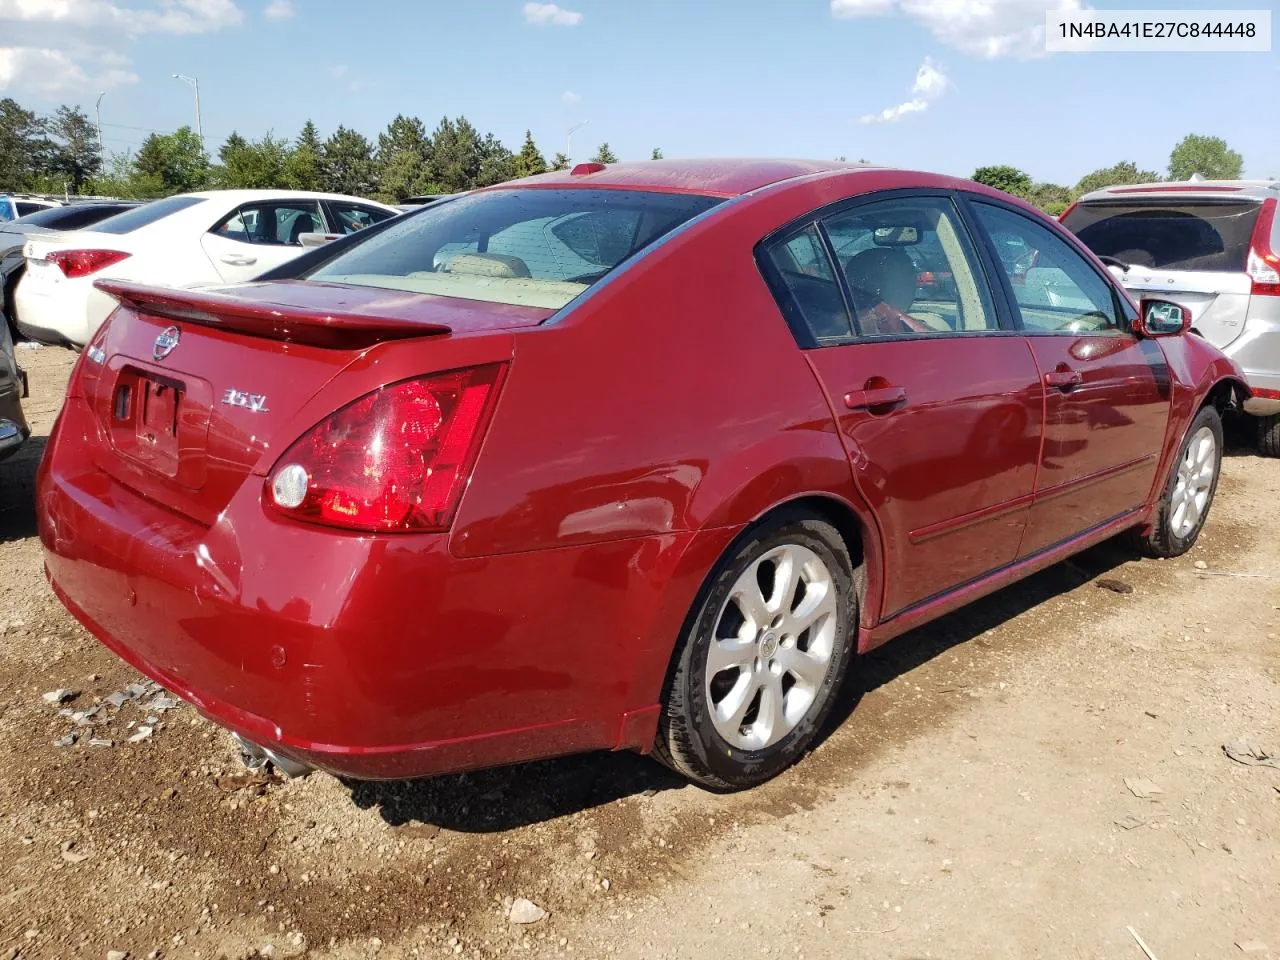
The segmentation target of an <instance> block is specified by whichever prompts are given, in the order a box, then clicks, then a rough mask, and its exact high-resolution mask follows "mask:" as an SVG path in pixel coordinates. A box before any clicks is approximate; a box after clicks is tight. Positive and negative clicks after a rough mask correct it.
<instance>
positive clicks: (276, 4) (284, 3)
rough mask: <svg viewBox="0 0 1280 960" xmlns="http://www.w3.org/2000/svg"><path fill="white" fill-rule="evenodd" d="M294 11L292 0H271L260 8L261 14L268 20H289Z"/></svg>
mask: <svg viewBox="0 0 1280 960" xmlns="http://www.w3.org/2000/svg"><path fill="white" fill-rule="evenodd" d="M296 12H297V11H296V10H294V8H293V0H271V2H270V3H268V4H267V5H266V6H265V7H263V8H262V15H263V16H264V17H266V18H267V19H268V20H290V19H292V18H293V15H294V14H295V13H296Z"/></svg>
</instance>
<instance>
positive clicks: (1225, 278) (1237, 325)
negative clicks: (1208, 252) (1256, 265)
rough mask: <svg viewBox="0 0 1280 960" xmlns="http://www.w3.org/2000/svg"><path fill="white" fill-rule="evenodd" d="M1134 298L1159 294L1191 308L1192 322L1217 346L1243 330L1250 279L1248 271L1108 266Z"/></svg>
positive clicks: (1247, 306) (1250, 287)
mask: <svg viewBox="0 0 1280 960" xmlns="http://www.w3.org/2000/svg"><path fill="white" fill-rule="evenodd" d="M1111 272H1112V273H1113V274H1115V275H1116V276H1117V277H1118V278H1119V280H1120V282H1121V283H1122V284H1123V285H1124V288H1125V289H1126V290H1128V291H1129V292H1130V293H1132V294H1133V296H1134V299H1135V300H1141V299H1142V298H1143V297H1158V298H1159V299H1162V300H1172V301H1173V302H1175V303H1179V304H1181V305H1182V306H1184V307H1187V308H1188V309H1189V310H1190V311H1191V326H1192V328H1194V329H1195V330H1197V331H1198V332H1199V333H1200V335H1201V336H1202V337H1204V338H1205V339H1206V340H1208V341H1209V342H1210V343H1212V344H1213V345H1214V346H1215V347H1218V348H1219V349H1221V348H1223V347H1225V346H1227V345H1228V344H1229V343H1231V341H1232V340H1234V339H1235V338H1236V337H1238V336H1240V334H1241V333H1242V332H1243V331H1244V321H1245V318H1246V317H1247V316H1248V314H1249V297H1250V295H1251V291H1252V289H1253V281H1252V279H1251V278H1250V277H1249V275H1248V274H1247V273H1244V272H1241V273H1208V272H1204V273H1201V272H1197V271H1192V270H1149V269H1146V268H1144V267H1130V268H1129V269H1128V270H1127V271H1121V270H1118V269H1117V268H1114V267H1113V268H1111Z"/></svg>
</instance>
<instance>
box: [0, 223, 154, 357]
mask: <svg viewBox="0 0 1280 960" xmlns="http://www.w3.org/2000/svg"><path fill="white" fill-rule="evenodd" d="M138 205H139V204H138V203H137V202H136V201H129V200H111V201H91V202H85V203H69V204H64V205H63V206H60V207H49V208H48V209H45V210H39V211H37V212H35V213H31V214H28V215H27V216H24V217H23V218H22V219H20V220H11V221H9V222H8V223H0V290H3V291H4V299H3V308H4V313H5V316H6V317H8V318H9V323H10V327H11V328H12V329H11V331H10V332H11V333H14V332H16V329H17V328H16V327H15V326H14V325H13V315H14V307H13V291H14V289H15V288H16V287H17V285H18V281H19V280H21V279H22V274H23V273H25V272H26V267H27V261H26V258H25V257H24V256H23V249H24V247H25V246H26V242H27V237H28V236H30V235H32V234H40V233H52V232H55V231H59V230H80V229H82V228H84V227H87V226H90V225H92V224H95V223H98V222H100V221H102V220H105V219H106V218H107V217H112V216H115V215H116V214H117V213H123V212H124V211H126V210H132V209H133V208H134V207H136V206H138Z"/></svg>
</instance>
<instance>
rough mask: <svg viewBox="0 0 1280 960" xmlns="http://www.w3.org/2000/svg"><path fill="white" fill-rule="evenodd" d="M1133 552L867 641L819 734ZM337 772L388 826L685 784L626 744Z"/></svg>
mask: <svg viewBox="0 0 1280 960" xmlns="http://www.w3.org/2000/svg"><path fill="white" fill-rule="evenodd" d="M1133 558H1134V553H1133V552H1132V551H1131V550H1129V549H1127V548H1126V547H1124V546H1123V545H1122V544H1121V543H1120V542H1118V541H1109V542H1107V543H1105V544H1102V545H1101V546H1098V547H1094V548H1093V549H1091V550H1088V551H1085V552H1084V553H1082V554H1079V555H1078V556H1076V557H1074V558H1072V559H1070V560H1067V561H1064V562H1062V563H1059V564H1056V565H1055V566H1053V567H1051V568H1049V569H1048V570H1045V571H1042V572H1041V573H1038V574H1036V575H1035V576H1032V577H1029V578H1027V579H1026V580H1023V581H1021V582H1020V583H1018V584H1014V585H1011V586H1009V587H1006V588H1005V589H1003V590H1000V591H998V592H997V593H994V594H992V595H991V596H989V597H985V598H983V599H982V600H978V601H976V602H974V603H972V604H970V605H969V606H967V607H965V608H963V609H962V610H959V611H956V612H955V613H952V614H948V615H947V616H945V617H942V618H940V619H938V620H936V621H934V622H933V623H930V624H927V625H925V626H923V627H919V628H917V629H915V630H913V631H911V632H910V633H907V634H904V635H903V636H901V637H899V638H897V639H896V640H894V641H892V642H891V643H888V644H886V645H885V646H884V647H881V648H880V649H878V650H875V651H872V652H871V653H870V654H868V655H866V656H865V657H863V658H861V660H860V662H859V663H858V664H857V669H855V670H854V671H851V675H850V679H849V681H848V682H847V683H846V685H845V689H843V690H842V691H841V693H840V695H839V699H838V700H837V703H836V706H835V709H833V710H832V714H831V718H830V719H829V721H828V722H827V723H826V724H825V726H824V729H823V731H822V732H821V734H820V737H819V743H820V742H821V741H822V740H824V739H826V737H828V736H830V734H831V733H832V732H833V731H834V730H836V729H837V728H838V727H839V726H840V725H841V724H843V723H844V722H845V721H846V720H848V719H849V717H850V715H851V714H852V713H853V712H854V709H855V708H856V707H857V705H858V702H859V701H860V700H861V699H862V698H863V697H864V696H865V695H866V694H867V693H869V692H870V691H872V690H874V689H876V688H877V687H880V686H883V685H884V684H887V683H889V682H890V681H892V680H894V679H896V678H897V677H900V676H902V675H903V674H905V673H909V672H910V671H912V670H914V669H915V668H916V667H919V666H921V665H922V664H924V663H927V662H928V661H929V660H931V659H933V658H934V657H936V656H938V655H939V654H941V653H944V652H946V651H947V650H950V649H951V648H953V647H955V646H958V645H960V644H963V643H967V642H968V641H970V640H972V639H974V638H975V637H977V636H980V635H981V634H983V633H985V632H986V631H988V630H990V629H991V628H993V627H995V626H998V625H999V624H1001V623H1004V622H1005V621H1006V620H1009V619H1011V618H1013V617H1016V616H1017V615H1018V614H1020V613H1023V612H1024V611H1026V610H1028V609H1030V608H1032V607H1034V606H1036V605H1037V604H1040V603H1043V602H1045V601H1046V600H1048V599H1050V598H1052V597H1054V596H1057V595H1058V594H1061V593H1065V592H1067V591H1069V590H1073V589H1075V588H1076V587H1078V586H1080V585H1081V584H1082V583H1085V582H1087V581H1088V580H1091V579H1093V578H1094V577H1098V576H1101V575H1103V574H1105V573H1107V572H1108V571H1110V570H1112V569H1114V568H1115V567H1117V566H1119V565H1121V564H1123V563H1125V562H1127V561H1129V560H1132V559H1133ZM343 782H344V784H345V785H346V786H347V788H348V789H350V791H351V799H352V802H354V803H355V804H356V806H358V807H360V808H361V809H366V810H367V809H376V810H377V811H378V813H379V814H380V815H381V816H382V818H383V820H385V821H386V822H387V823H388V824H391V825H392V826H401V825H404V824H408V823H412V822H415V821H416V822H419V823H423V824H429V825H434V826H438V827H441V828H444V829H447V830H456V831H459V832H463V833H492V832H497V831H503V830H510V829H513V828H516V827H523V826H528V825H530V824H534V823H541V822H544V821H548V820H554V819H556V818H559V817H563V816H566V815H568V814H572V813H577V812H580V811H582V810H587V809H591V808H593V807H598V806H602V805H604V804H608V803H611V802H613V801H615V800H619V799H622V798H624V797H630V796H636V795H641V794H645V795H649V794H651V793H653V792H657V791H660V790H674V789H680V788H683V787H686V786H688V784H687V782H686V781H685V780H684V779H683V778H681V777H679V776H677V775H676V774H674V773H672V772H671V771H670V770H668V769H667V768H666V767H663V766H661V765H659V764H658V763H656V762H655V761H654V760H652V759H651V758H648V757H642V756H640V755H639V754H636V753H632V752H630V751H621V752H617V753H606V752H599V753H589V754H581V755H578V756H572V757H563V758H557V759H552V760H541V761H536V762H532V763H525V764H520V765H518V766H511V767H499V768H496V769H492V770H482V771H476V772H472V773H464V774H457V775H452V776H442V777H432V778H426V779H420V780H404V781H379V782H373V781H357V780H344V781H343Z"/></svg>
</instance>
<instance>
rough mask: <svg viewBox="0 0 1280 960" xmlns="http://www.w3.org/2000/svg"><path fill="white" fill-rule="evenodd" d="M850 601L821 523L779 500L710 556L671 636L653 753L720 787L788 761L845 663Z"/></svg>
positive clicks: (853, 605) (748, 781) (847, 564)
mask: <svg viewBox="0 0 1280 960" xmlns="http://www.w3.org/2000/svg"><path fill="white" fill-rule="evenodd" d="M857 609H858V602H857V597H856V594H855V591H854V586H853V566H852V562H851V561H850V558H849V552H848V550H847V549H846V548H845V545H844V541H843V539H842V538H841V536H840V534H839V532H838V531H837V530H836V529H835V528H834V527H833V526H831V524H829V523H827V522H826V521H824V520H822V519H820V518H819V517H818V516H816V515H815V514H812V513H809V512H807V511H806V512H800V511H793V510H787V511H783V512H781V513H779V514H777V515H775V516H774V517H773V518H771V519H769V520H766V521H765V522H764V523H762V524H761V525H760V526H758V527H756V528H755V529H754V530H752V531H750V532H749V533H748V534H747V535H746V536H745V537H743V538H742V539H741V540H740V541H739V542H738V543H737V544H735V546H734V547H733V548H731V549H730V551H729V552H728V553H727V554H726V556H725V557H724V558H723V559H722V560H721V561H720V563H719V564H718V565H717V567H716V569H715V571H714V572H713V573H712V576H711V579H710V581H709V583H708V586H707V587H706V588H704V590H703V591H702V593H701V594H700V595H699V600H698V603H697V606H695V609H694V612H693V615H692V616H691V618H690V621H689V623H688V625H687V626H686V628H685V631H684V633H683V635H682V636H681V638H680V641H679V644H678V645H677V648H676V652H675V663H674V664H673V669H672V672H671V676H670V679H669V681H668V684H667V689H666V691H665V695H664V698H663V712H662V716H661V718H660V720H659V725H658V737H657V743H656V744H655V754H656V756H657V758H658V759H659V760H661V761H662V762H663V763H665V764H666V765H667V766H669V767H671V768H672V769H673V770H675V771H676V772H677V773H680V774H682V775H683V776H685V777H687V778H688V779H690V780H692V781H693V782H695V783H697V784H699V785H701V786H703V787H705V788H707V789H710V790H716V791H722V792H727V791H731V790H742V789H746V788H748V787H754V786H756V785H758V784H761V783H763V782H765V781H766V780H769V779H770V778H772V777H774V776H777V775H778V774H779V773H781V772H782V771H783V770H785V769H786V768H787V767H789V766H790V765H791V764H793V763H795V762H796V760H798V759H799V758H800V756H801V755H802V754H803V753H804V752H805V750H806V749H808V747H809V746H810V745H811V744H812V742H813V739H814V736H815V735H816V734H817V731H818V729H819V728H820V727H821V725H822V722H823V721H824V720H825V719H826V716H827V714H828V713H829V712H830V710H831V707H832V705H833V704H834V702H835V694H836V691H837V690H838V689H839V687H840V684H841V682H842V680H843V679H844V676H845V673H846V671H847V670H848V666H849V660H850V658H851V656H852V653H853V640H852V638H853V635H854V633H855V630H856V624H857Z"/></svg>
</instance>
